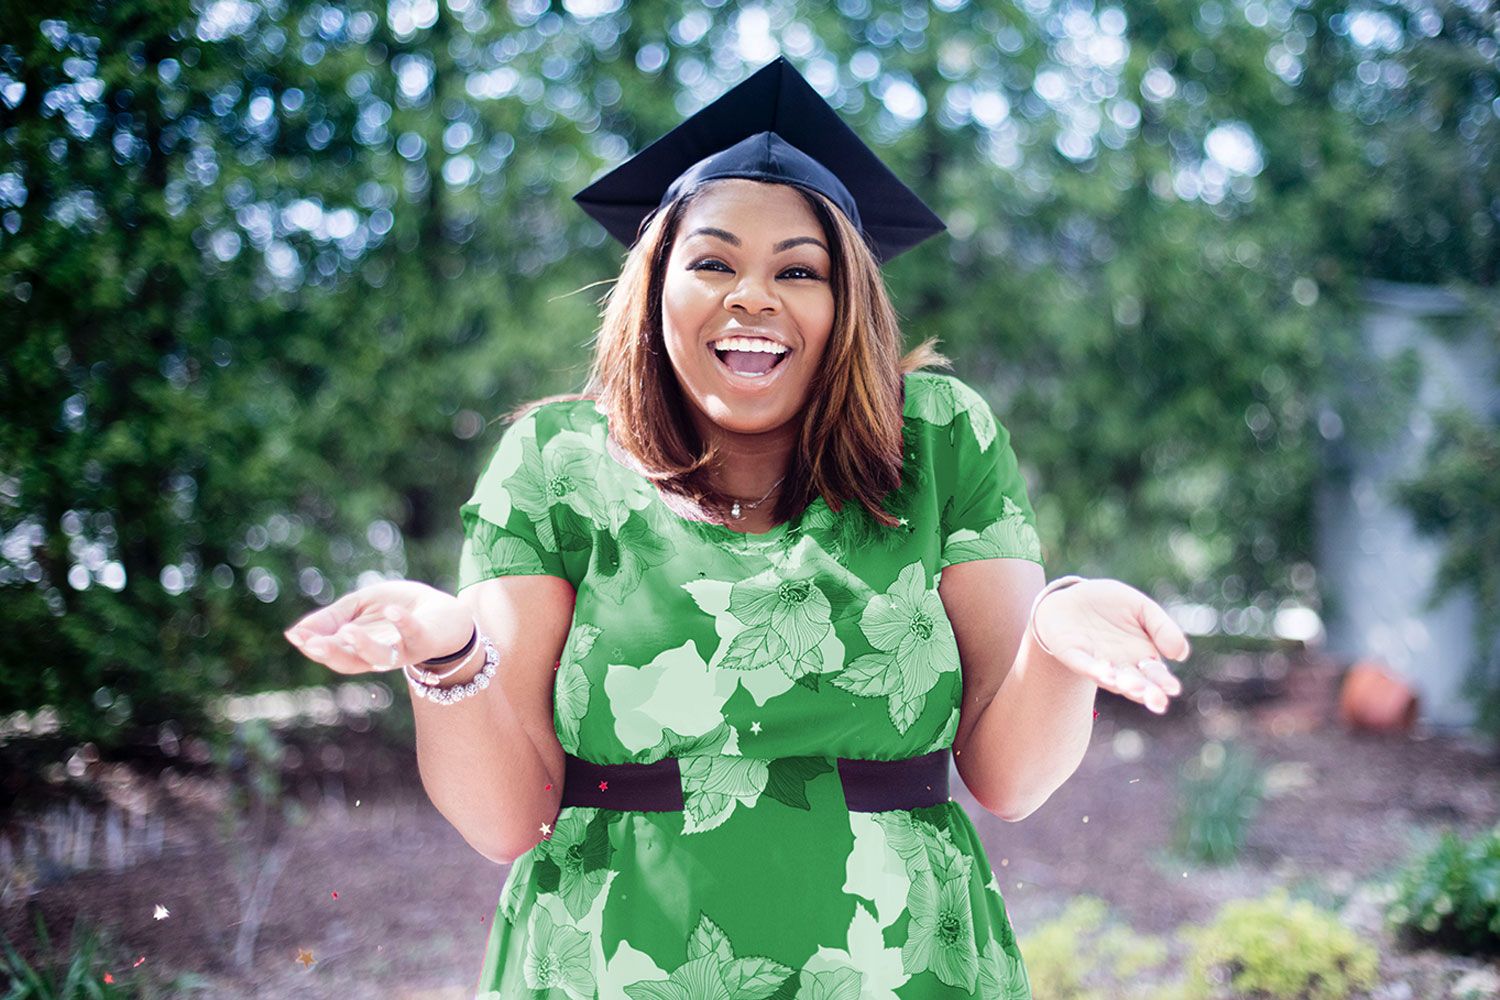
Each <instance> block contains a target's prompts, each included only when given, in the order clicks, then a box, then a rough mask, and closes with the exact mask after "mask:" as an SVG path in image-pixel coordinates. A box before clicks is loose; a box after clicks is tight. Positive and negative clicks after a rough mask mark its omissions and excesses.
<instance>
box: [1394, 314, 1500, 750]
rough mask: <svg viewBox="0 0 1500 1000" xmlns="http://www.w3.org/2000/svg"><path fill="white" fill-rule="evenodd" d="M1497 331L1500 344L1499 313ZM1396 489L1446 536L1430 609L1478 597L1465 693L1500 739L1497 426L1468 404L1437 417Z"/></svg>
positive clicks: (1478, 721) (1425, 528)
mask: <svg viewBox="0 0 1500 1000" xmlns="http://www.w3.org/2000/svg"><path fill="white" fill-rule="evenodd" d="M1489 329H1491V330H1493V331H1496V333H1497V335H1496V336H1494V338H1493V341H1492V343H1493V346H1494V349H1495V350H1500V317H1496V318H1495V319H1494V321H1493V322H1492V323H1491V324H1490V327H1489ZM1396 497H1397V498H1398V499H1399V500H1400V502H1401V503H1403V504H1404V505H1405V506H1406V508H1407V509H1408V510H1409V511H1410V512H1411V514H1412V519H1413V522H1414V523H1415V525H1416V527H1417V530H1418V531H1420V532H1422V533H1424V534H1427V535H1430V536H1437V537H1441V538H1442V539H1444V542H1445V544H1444V552H1443V558H1442V561H1441V562H1440V563H1439V565H1438V569H1437V575H1436V578H1435V579H1434V581H1433V587H1432V591H1431V593H1430V594H1429V595H1428V600H1427V610H1431V609H1433V608H1435V607H1437V606H1438V605H1439V604H1441V603H1442V602H1443V601H1445V600H1447V599H1448V598H1449V596H1450V595H1452V594H1453V593H1455V592H1464V593H1467V594H1470V595H1472V596H1473V598H1474V605H1475V614H1474V632H1473V635H1474V650H1475V654H1474V660H1473V661H1472V662H1471V663H1470V664H1468V676H1467V677H1466V678H1465V682H1464V693H1465V694H1466V695H1467V696H1468V697H1469V698H1470V699H1472V701H1473V704H1474V706H1475V710H1476V716H1475V725H1476V728H1478V729H1479V730H1480V731H1482V732H1484V733H1487V734H1488V735H1489V736H1491V737H1492V738H1494V739H1496V740H1500V523H1497V519H1496V518H1495V516H1494V512H1495V511H1496V510H1500V426H1496V425H1494V424H1493V423H1483V422H1480V421H1479V420H1477V419H1476V418H1475V417H1473V416H1471V415H1469V414H1467V413H1465V412H1463V411H1455V412H1445V413H1441V414H1439V415H1438V418H1437V419H1436V420H1435V421H1434V428H1433V435H1432V439H1431V440H1430V441H1429V442H1428V445H1427V454H1426V456H1425V459H1424V465H1423V469H1422V471H1421V473H1420V474H1418V475H1416V476H1414V477H1412V478H1411V479H1409V480H1408V481H1406V482H1404V483H1401V484H1399V485H1398V487H1397V489H1396Z"/></svg>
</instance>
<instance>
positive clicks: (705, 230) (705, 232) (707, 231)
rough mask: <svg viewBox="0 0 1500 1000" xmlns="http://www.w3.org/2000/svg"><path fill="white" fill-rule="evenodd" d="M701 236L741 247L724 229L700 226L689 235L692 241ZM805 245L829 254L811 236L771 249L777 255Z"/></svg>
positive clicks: (824, 247) (777, 245) (794, 239)
mask: <svg viewBox="0 0 1500 1000" xmlns="http://www.w3.org/2000/svg"><path fill="white" fill-rule="evenodd" d="M700 235H701V236H717V237H718V238H719V239H721V240H723V241H724V242H725V243H728V244H730V245H731V246H739V245H740V238H739V237H738V236H736V235H734V234H733V233H731V232H729V231H727V230H724V229H715V228H714V227H713V226H699V227H698V228H697V229H694V230H693V231H692V232H691V233H688V238H689V239H692V238H693V237H694V236H700ZM803 243H811V244H813V245H814V246H819V247H823V252H824V253H827V252H828V247H826V246H824V245H823V241H822V240H819V239H814V238H813V237H811V236H793V237H792V238H791V239H789V240H782V241H781V242H780V243H778V244H776V245H775V246H774V247H772V248H771V249H772V251H774V252H775V253H781V251H783V250H790V249H791V248H792V247H795V246H800V245H802V244H803Z"/></svg>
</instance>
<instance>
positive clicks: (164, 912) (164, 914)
mask: <svg viewBox="0 0 1500 1000" xmlns="http://www.w3.org/2000/svg"><path fill="white" fill-rule="evenodd" d="M171 915H172V912H171V911H170V910H168V909H167V908H166V907H165V906H162V905H161V904H160V903H157V904H156V909H155V910H153V911H152V913H151V917H152V919H155V920H165V919H167V918H168V917H170V916H171Z"/></svg>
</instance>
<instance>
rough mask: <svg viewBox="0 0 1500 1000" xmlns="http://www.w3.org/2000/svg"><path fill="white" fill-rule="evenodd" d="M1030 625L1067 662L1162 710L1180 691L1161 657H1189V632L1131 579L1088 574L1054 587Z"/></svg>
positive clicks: (1096, 680)
mask: <svg viewBox="0 0 1500 1000" xmlns="http://www.w3.org/2000/svg"><path fill="white" fill-rule="evenodd" d="M1032 628H1033V629H1035V630H1036V634H1037V637H1038V638H1039V639H1040V640H1041V641H1042V642H1043V643H1044V644H1045V645H1046V647H1047V648H1048V649H1050V650H1052V652H1053V653H1055V654H1056V656H1057V659H1058V661H1059V662H1060V663H1062V664H1063V665H1064V666H1066V667H1068V668H1069V669H1071V670H1074V671H1077V672H1078V673H1080V674H1083V675H1084V676H1085V677H1088V678H1089V679H1091V680H1092V681H1094V683H1096V684H1098V685H1099V686H1100V687H1102V688H1107V689H1108V690H1110V691H1113V692H1115V693H1116V694H1118V695H1122V696H1123V697H1126V698H1129V699H1131V700H1132V701H1138V702H1140V703H1141V704H1143V705H1145V706H1146V707H1147V708H1149V709H1151V711H1153V712H1155V713H1157V714H1158V715H1160V714H1162V713H1164V712H1166V710H1167V704H1168V701H1169V699H1171V698H1174V697H1176V696H1177V695H1179V694H1181V693H1182V682H1181V681H1179V680H1178V679H1177V677H1176V676H1174V675H1173V673H1172V672H1171V671H1170V670H1168V669H1167V666H1166V664H1165V663H1163V662H1162V661H1163V660H1164V659H1173V660H1185V659H1187V657H1188V654H1189V653H1191V652H1192V649H1191V647H1190V646H1189V645H1188V640H1187V636H1186V635H1184V634H1183V632H1182V629H1181V628H1179V627H1178V626H1177V623H1176V622H1174V621H1173V620H1172V618H1171V616H1169V615H1168V614H1167V613H1166V611H1164V610H1162V607H1161V605H1159V604H1157V603H1156V602H1155V601H1153V600H1152V599H1151V598H1149V597H1147V596H1146V595H1145V594H1143V593H1141V592H1140V591H1139V590H1136V589H1135V588H1134V587H1132V586H1130V585H1129V584H1127V583H1122V582H1120V581H1119V580H1110V579H1107V578H1101V579H1089V580H1082V581H1079V582H1078V583H1075V584H1072V585H1071V586H1067V587H1062V588H1061V589H1058V590H1055V591H1052V592H1051V593H1049V594H1048V595H1047V596H1046V597H1043V598H1042V600H1041V603H1040V604H1038V605H1037V606H1036V618H1035V620H1034V621H1033V622H1032Z"/></svg>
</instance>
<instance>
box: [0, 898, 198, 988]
mask: <svg viewBox="0 0 1500 1000" xmlns="http://www.w3.org/2000/svg"><path fill="white" fill-rule="evenodd" d="M36 937H37V943H38V944H39V945H40V946H41V947H40V952H41V955H40V956H39V958H38V961H39V963H40V964H39V965H32V964H31V963H30V962H28V961H27V960H26V959H25V958H22V957H21V955H20V953H19V952H17V950H16V947H15V945H14V944H12V943H11V941H10V940H9V939H8V938H7V939H4V940H0V945H3V946H4V953H3V954H0V981H4V982H5V983H6V985H7V988H8V992H7V993H5V1000H157V998H158V997H163V996H168V995H170V996H173V997H181V996H186V995H188V991H190V990H196V989H202V988H204V987H205V984H204V983H203V982H202V981H201V980H200V979H199V977H197V976H194V975H191V974H189V975H186V976H182V977H179V978H178V979H176V980H174V981H173V982H172V983H171V984H169V985H168V986H167V987H165V988H163V987H161V986H160V985H159V984H158V983H157V982H156V981H155V979H154V977H153V976H151V975H149V974H145V970H139V969H135V968H133V967H132V963H131V962H130V960H129V959H123V960H114V959H112V958H111V957H110V955H109V954H106V953H113V952H114V951H115V950H116V949H115V948H114V946H113V944H112V943H111V941H110V940H109V938H108V936H107V935H106V934H104V933H103V932H101V931H99V930H97V929H95V928H94V927H92V926H90V925H88V924H86V923H84V922H83V921H78V922H77V923H75V924H74V925H73V933H72V934H71V935H70V936H69V941H68V948H67V951H66V952H62V951H61V950H60V949H56V948H54V947H53V944H52V940H51V938H50V936H49V935H48V933H47V925H46V923H45V922H44V921H43V920H42V917H41V914H40V913H38V914H37V915H36ZM112 970H113V971H112Z"/></svg>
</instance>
